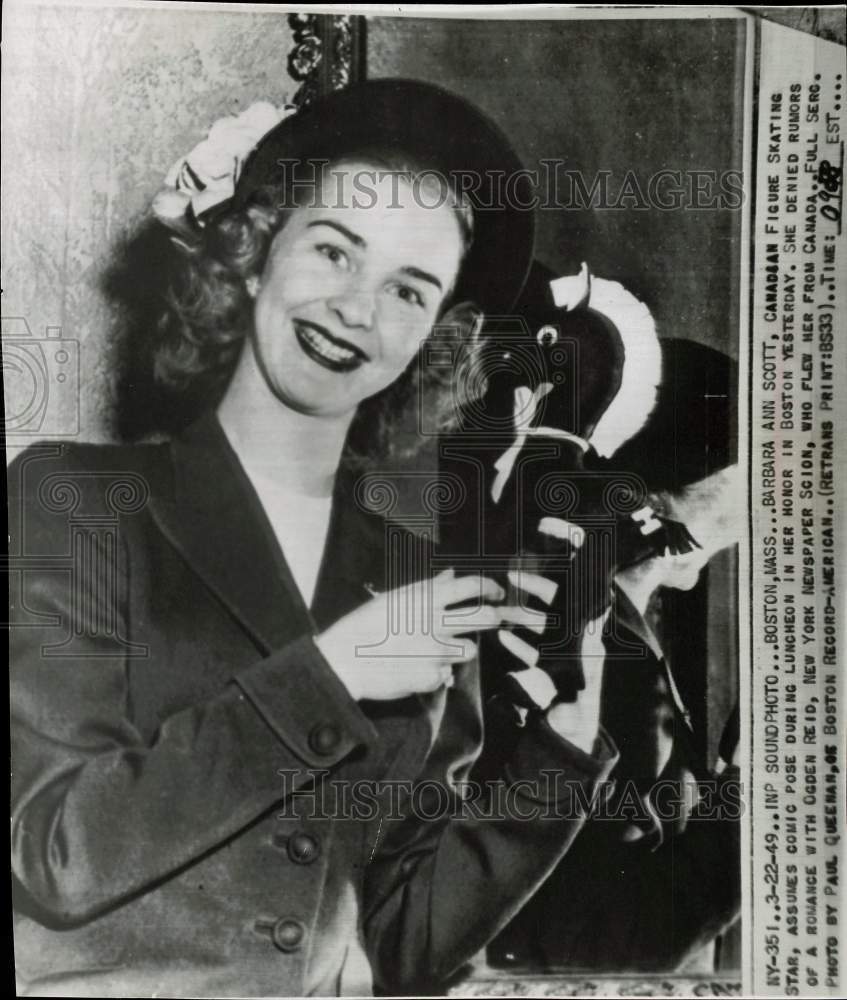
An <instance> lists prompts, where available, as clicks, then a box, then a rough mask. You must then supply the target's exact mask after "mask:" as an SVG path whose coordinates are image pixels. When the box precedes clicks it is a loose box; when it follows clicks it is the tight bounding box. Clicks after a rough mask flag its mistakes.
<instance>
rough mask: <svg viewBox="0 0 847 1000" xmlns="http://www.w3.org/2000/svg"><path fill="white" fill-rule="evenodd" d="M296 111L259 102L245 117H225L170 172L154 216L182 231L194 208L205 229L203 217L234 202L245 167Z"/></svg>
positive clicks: (245, 111)
mask: <svg viewBox="0 0 847 1000" xmlns="http://www.w3.org/2000/svg"><path fill="white" fill-rule="evenodd" d="M296 112H297V107H296V105H293V104H286V105H284V106H283V107H282V108H276V107H274V105H273V104H271V103H270V102H269V101H257V102H256V103H255V104H251V105H250V107H249V108H247V109H246V110H244V111H242V112H241V114H238V115H227V116H226V117H224V118H220V119H219V120H218V121H216V122H215V123H214V125H212V127H211V128H210V129H209V134H208V136H207V137H206V138H205V139H204V140H203V141H202V142H200V143H198V145H196V146H195V147H194V149H192V150H191V152H190V153H189V154H188V155H187V156H183V157H180V159H179V160H177V161H176V163H175V164H174V165H173V166H172V167H171V169H170V170H169V171H168V173H167V175H166V177H165V186H164V187H163V188H162V190H161V191H160V192H159V193H158V194H157V195H156V197H155V198H154V199H153V206H152V207H153V214H154V215H156V217H157V218H158V219H159V220H160V221H161V222H163V223H164V224H165V225H167V226H170V227H171V228H175V229H181V228H184V227H185V225H186V224H187V216H188V214H189V208H190V214H191V215H193V217H194V220H195V221H196V222H197V223H198V224H199V225H202V216H203V213H204V212H208V211H209V209H211V208H214V207H215V206H216V205H220V204H221V203H222V202H224V201H227V200H228V199H230V198H232V196H233V195H234V193H235V186H236V184H237V183H238V178H239V176H240V175H241V170H242V168H243V166H244V163H245V162H246V160H247V158H248V156H249V155H250V153H251V152H252V151H253V150H254V149H255V147H256V146H257V145H258V144H259V142H260V140H261V139H263V138H264V137H265V136H266V135H267V134H268V132H270V131H271V129H272V128H274V127H275V126H276V125H278V124H279V123H280V122H281V121H283V120H284V119H286V118H288V117H290V116H291V115H293V114H295V113H296Z"/></svg>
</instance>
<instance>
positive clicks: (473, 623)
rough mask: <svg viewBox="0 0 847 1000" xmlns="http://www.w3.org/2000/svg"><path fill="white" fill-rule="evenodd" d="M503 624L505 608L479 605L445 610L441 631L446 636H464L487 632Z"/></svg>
mask: <svg viewBox="0 0 847 1000" xmlns="http://www.w3.org/2000/svg"><path fill="white" fill-rule="evenodd" d="M502 622H503V608H502V607H495V606H494V605H492V604H483V605H477V606H476V607H473V608H458V609H455V610H450V611H448V610H446V609H445V610H444V611H442V613H441V621H440V622H439V629H440V631H441V632H442V633H443V634H444V635H462V634H464V633H465V632H486V631H488V630H489V629H492V628H497V627H498V626H499V625H500V624H502Z"/></svg>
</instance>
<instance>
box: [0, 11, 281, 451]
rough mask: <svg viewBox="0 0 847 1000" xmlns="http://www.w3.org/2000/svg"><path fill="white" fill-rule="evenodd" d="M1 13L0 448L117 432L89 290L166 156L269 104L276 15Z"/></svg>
mask: <svg viewBox="0 0 847 1000" xmlns="http://www.w3.org/2000/svg"><path fill="white" fill-rule="evenodd" d="M5 14H6V16H5V17H4V24H3V29H4V30H3V90H2V116H3V126H4V130H3V155H2V169H3V199H2V232H3V273H2V283H3V300H2V301H3V334H4V337H3V340H4V383H5V396H6V419H7V430H8V432H9V434H8V437H9V443H10V446H11V447H10V455H9V457H12V454H13V453H14V451H15V450H19V448H20V447H21V446H22V445H24V444H26V443H27V442H28V441H29V440H33V439H34V438H36V437H53V436H55V435H57V434H70V433H72V434H75V435H77V436H78V437H79V438H80V439H82V440H107V439H109V438H110V437H111V436H112V434H113V427H112V409H113V406H112V404H113V398H114V386H113V384H112V383H113V374H112V372H113V366H112V364H111V347H110V345H111V343H112V339H113V335H114V332H115V324H116V322H117V320H116V316H115V313H114V311H113V309H112V308H111V307H110V305H109V304H108V302H107V300H106V298H105V296H104V294H103V292H102V291H101V287H100V285H101V281H102V278H103V274H104V272H105V269H106V267H107V265H108V263H109V261H110V259H111V257H112V255H113V253H114V249H115V247H116V246H117V245H118V243H119V242H120V240H121V239H122V238H123V237H124V236H125V235H126V234H127V233H128V232H130V231H131V230H132V228H133V227H134V226H136V225H137V224H138V223H139V221H140V220H141V219H143V218H144V216H145V214H146V212H147V209H148V206H149V204H150V201H151V199H152V198H153V196H154V195H155V193H156V191H157V190H158V187H159V184H160V181H161V179H162V178H163V177H164V175H165V173H166V172H167V170H168V168H169V167H170V165H171V164H172V163H173V161H174V160H175V159H176V158H177V157H178V156H179V155H180V154H181V153H184V152H187V151H188V150H189V149H190V148H191V147H192V146H193V145H194V144H195V143H196V142H198V141H200V139H202V138H203V136H204V134H205V132H206V130H207V129H208V127H209V125H210V124H211V123H212V122H213V121H214V120H215V119H217V118H218V117H220V116H221V115H224V114H231V113H234V112H238V111H239V110H241V109H242V108H244V107H246V106H248V105H249V104H250V103H252V102H253V101H255V100H258V99H261V98H266V99H268V100H271V101H273V102H274V103H277V104H280V103H282V102H283V101H284V100H285V99H286V98H288V97H291V96H293V94H294V92H295V91H296V89H297V87H298V84H297V83H296V82H295V81H293V80H292V79H291V78H290V77H289V76H288V73H287V69H286V59H287V55H288V52H289V51H290V49H291V47H292V32H291V29H290V28H289V25H288V23H287V20H286V17H285V15H284V14H280V13H276V12H264V13H241V12H234V13H231V14H230V13H221V12H219V11H218V12H211V13H207V12H200V11H187V10H172V11H162V10H161V9H160V10H139V9H108V8H98V9H85V8H80V9H72V8H67V7H64V8H58V7H57V8H52V7H22V6H20V5H18V6H16V8H15V10H14V11H9V10H8V9H7V10H6V11H5Z"/></svg>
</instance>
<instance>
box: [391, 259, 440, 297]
mask: <svg viewBox="0 0 847 1000" xmlns="http://www.w3.org/2000/svg"><path fill="white" fill-rule="evenodd" d="M400 270H401V271H402V272H403V274H408V275H409V276H410V277H412V278H418V279H420V280H421V281H428V282H429V283H430V284H431V285H435V287H436V288H437V289H438V290H439V292H443V291H444V287H443V285H442V284H441V281H440V280H439V279H438V278H436V277H435V275H434V274H430V273H429V271H422V270H421V269H420V268H419V267H413V266H411V265H410V266H408V267H401V268H400Z"/></svg>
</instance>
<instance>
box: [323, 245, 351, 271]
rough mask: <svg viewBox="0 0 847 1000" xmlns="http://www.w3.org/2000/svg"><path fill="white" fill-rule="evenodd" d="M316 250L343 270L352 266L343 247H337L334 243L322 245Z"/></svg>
mask: <svg viewBox="0 0 847 1000" xmlns="http://www.w3.org/2000/svg"><path fill="white" fill-rule="evenodd" d="M315 249H316V250H317V251H318V253H319V254H321V256H323V257H326V259H327V260H328V261H330V262H331V263H333V264H337V265H339V266H340V267H343V268H347V267H349V266H350V258H349V257H348V256H347V254H346V253H345V252H344V251H343V250H342V249H341V247H337V246H335V245H334V244H332V243H320V244H318V246H317V247H316V248H315Z"/></svg>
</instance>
